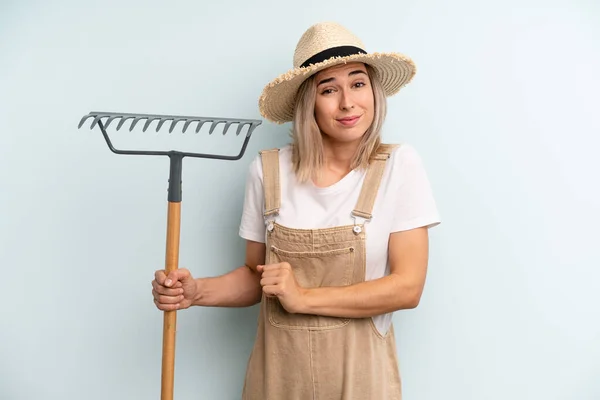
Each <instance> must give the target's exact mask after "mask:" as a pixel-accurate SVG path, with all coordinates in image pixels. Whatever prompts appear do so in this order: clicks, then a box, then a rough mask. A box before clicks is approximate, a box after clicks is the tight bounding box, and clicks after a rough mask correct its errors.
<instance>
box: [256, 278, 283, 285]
mask: <svg viewBox="0 0 600 400" xmlns="http://www.w3.org/2000/svg"><path fill="white" fill-rule="evenodd" d="M279 281H280V280H279V279H278V278H262V279H261V280H260V285H261V286H276V285H277V284H278V283H279Z"/></svg>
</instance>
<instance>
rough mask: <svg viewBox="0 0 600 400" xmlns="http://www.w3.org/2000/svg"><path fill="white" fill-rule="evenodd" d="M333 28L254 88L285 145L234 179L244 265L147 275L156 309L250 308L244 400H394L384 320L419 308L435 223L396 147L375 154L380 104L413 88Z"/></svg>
mask: <svg viewBox="0 0 600 400" xmlns="http://www.w3.org/2000/svg"><path fill="white" fill-rule="evenodd" d="M363 49H364V46H363V44H362V43H361V41H360V40H359V39H357V38H356V37H355V36H354V35H353V34H352V33H351V32H349V31H348V30H346V29H345V28H343V27H342V26H340V25H338V24H335V23H320V24H316V25H314V26H312V27H310V28H309V29H308V30H307V31H306V32H305V33H304V35H303V36H302V37H301V39H300V41H299V42H298V45H297V47H296V51H295V54H294V65H295V68H294V69H293V70H291V71H289V72H287V73H285V74H283V75H281V76H279V77H278V78H276V79H275V80H273V81H272V82H271V83H270V84H269V85H267V86H266V87H265V89H264V92H263V94H262V96H261V98H260V102H259V106H260V111H261V114H262V115H263V116H264V117H265V118H267V119H269V120H271V121H274V122H277V123H283V122H288V121H292V122H293V129H292V137H293V143H292V144H291V145H289V146H286V147H284V148H282V149H273V150H267V151H262V152H261V153H260V155H259V156H258V157H257V158H256V159H255V160H254V161H253V163H252V164H251V166H250V170H249V173H248V177H247V186H246V198H245V202H244V210H243V216H242V221H241V226H240V235H241V236H242V237H243V238H245V239H246V240H247V247H246V263H245V265H244V266H241V267H239V268H237V269H235V270H233V271H232V272H230V273H228V274H225V275H223V276H219V277H213V278H200V279H194V278H192V276H191V275H190V273H189V271H187V270H185V269H179V270H177V271H175V272H173V273H172V274H170V275H169V276H168V277H166V276H165V274H164V272H163V271H157V272H156V276H155V280H154V281H153V283H152V284H153V295H154V301H155V303H156V305H157V307H158V308H159V309H161V310H175V309H177V310H180V309H185V308H188V307H190V306H192V305H199V306H220V307H244V306H250V305H254V304H256V303H259V302H260V315H259V321H258V330H257V336H256V342H255V344H254V348H253V350H252V354H251V356H250V359H249V361H248V366H247V373H246V380H245V385H244V392H243V398H244V399H249V400H250V399H251V400H254V399H256V400H258V399H260V400H265V399H277V400H279V399H301V400H304V399H314V398H318V399H363V400H367V399H373V400H374V399H377V400H382V399H400V398H401V384H400V374H399V371H398V360H397V355H396V348H395V339H394V329H393V325H392V321H391V318H392V313H393V312H394V311H396V310H402V309H409V308H414V307H416V306H417V305H418V303H419V299H420V297H421V293H422V291H423V286H424V283H425V276H426V269H427V263H428V228H430V227H432V226H435V225H437V224H439V223H440V221H439V217H438V212H437V209H436V205H435V201H434V199H433V196H432V192H431V189H430V185H429V182H428V179H427V175H426V172H425V171H424V168H423V166H422V164H421V161H420V158H419V156H418V154H417V152H416V151H415V150H414V149H413V148H412V147H410V146H409V145H406V144H405V145H402V146H391V145H382V144H381V138H380V132H381V127H382V125H383V121H384V118H385V114H386V97H387V96H390V95H392V94H395V93H396V92H398V91H399V90H400V88H401V87H403V86H404V85H406V84H407V83H408V82H409V81H410V80H411V79H412V77H413V76H414V73H415V67H414V64H413V62H412V61H411V60H410V59H409V58H408V57H406V56H403V55H401V54H397V53H388V54H379V53H375V54H368V53H366V52H365V51H364V50H363Z"/></svg>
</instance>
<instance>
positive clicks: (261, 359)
mask: <svg viewBox="0 0 600 400" xmlns="http://www.w3.org/2000/svg"><path fill="white" fill-rule="evenodd" d="M391 149H392V147H391V146H382V147H381V148H380V150H379V151H378V155H377V156H376V157H375V158H374V159H373V161H372V162H371V164H370V165H369V168H368V170H367V174H366V176H365V180H364V183H363V186H362V188H361V193H360V197H359V199H358V203H357V204H356V208H355V209H354V210H348V220H349V224H348V225H346V226H338V227H333V228H327V229H290V228H287V227H285V226H282V225H280V224H278V223H277V222H276V217H277V215H278V211H279V207H280V186H279V152H278V151H279V150H278V149H275V150H267V151H263V152H261V159H262V165H263V186H264V195H265V213H264V215H265V223H266V224H267V234H266V236H267V238H266V250H267V252H266V263H267V264H271V263H278V262H284V261H285V262H289V263H290V265H291V266H292V268H293V271H294V275H295V277H296V279H297V281H298V283H299V284H300V285H301V286H303V287H306V288H309V287H319V286H343V285H351V284H355V283H359V282H363V281H364V279H365V258H366V253H365V242H366V232H365V225H364V223H360V222H359V220H362V221H363V222H364V221H365V220H368V219H370V218H371V211H372V209H373V204H374V202H375V197H376V195H377V191H378V188H379V183H380V181H381V176H382V173H383V170H384V167H385V163H386V160H387V159H388V158H389V153H390V152H391ZM378 217H379V218H386V216H378ZM352 218H354V224H352V222H351V221H352ZM247 367H248V368H247V372H246V379H245V383H244V388H243V394H242V399H243V400H309V399H310V400H313V399H314V400H326V399H327V400H333V399H335V400H400V399H401V384H400V374H399V370H398V362H397V357H396V343H395V339H394V329H393V326H392V327H390V329H389V330H388V332H387V334H386V335H385V336H382V335H381V334H380V333H379V332H378V331H377V329H376V327H375V325H374V324H373V321H372V319H371V318H359V319H351V318H337V317H324V316H317V315H304V314H290V313H288V312H286V311H285V309H284V308H283V307H282V306H281V304H280V303H279V300H278V299H277V298H276V297H266V296H264V295H263V298H262V302H261V304H260V314H259V319H258V330H257V337H256V341H255V344H254V347H253V349H252V353H251V355H250V359H249V361H248V366H247Z"/></svg>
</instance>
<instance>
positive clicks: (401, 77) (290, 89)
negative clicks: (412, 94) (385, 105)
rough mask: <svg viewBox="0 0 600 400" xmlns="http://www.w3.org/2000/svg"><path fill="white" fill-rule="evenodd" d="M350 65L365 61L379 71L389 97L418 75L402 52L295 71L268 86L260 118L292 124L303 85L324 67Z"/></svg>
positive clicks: (351, 58) (337, 60) (260, 104)
mask: <svg viewBox="0 0 600 400" xmlns="http://www.w3.org/2000/svg"><path fill="white" fill-rule="evenodd" d="M349 62H363V63H365V64H368V65H370V66H372V67H373V68H374V69H375V70H376V71H377V74H378V76H379V78H380V80H381V84H382V86H383V90H384V92H385V95H386V96H387V97H389V96H392V95H394V94H396V93H398V91H400V89H402V87H404V86H405V85H407V84H408V83H409V82H410V81H411V80H412V78H413V77H414V75H415V73H416V66H415V63H414V62H413V61H412V60H411V59H410V58H409V57H407V56H405V55H403V54H400V53H370V54H355V55H351V56H346V57H335V58H331V59H328V60H325V61H323V62H320V63H317V64H312V65H310V66H308V67H304V68H294V69H292V70H289V71H288V72H286V73H284V74H281V75H280V76H278V77H277V78H275V79H274V80H272V81H271V82H270V83H269V84H267V86H265V88H264V89H263V92H262V94H261V96H260V98H259V102H258V107H259V111H260V113H261V115H262V116H263V117H264V118H266V119H268V120H270V121H272V122H275V123H279V124H282V123H285V122H289V121H291V120H292V119H293V117H294V100H295V97H296V92H297V91H298V88H299V87H300V85H301V84H302V82H304V81H305V80H306V79H308V78H309V77H310V76H311V75H314V74H315V73H317V72H319V71H321V70H323V69H325V68H329V67H332V66H334V65H337V64H345V63H349Z"/></svg>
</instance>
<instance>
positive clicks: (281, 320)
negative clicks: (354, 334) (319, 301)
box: [266, 245, 356, 329]
mask: <svg viewBox="0 0 600 400" xmlns="http://www.w3.org/2000/svg"><path fill="white" fill-rule="evenodd" d="M355 253H356V251H355V247H353V246H352V245H350V246H348V247H343V248H340V249H335V250H327V251H300V252H295V251H286V250H282V249H280V248H278V247H276V246H271V247H270V260H271V262H272V263H279V262H287V263H289V264H290V265H291V266H292V270H293V272H294V276H295V277H296V280H297V281H298V284H299V285H300V286H302V287H305V288H316V287H331V286H347V285H350V284H352V283H353V282H352V280H353V276H354V273H355V268H356V265H355V259H356V254H355ZM266 301H267V313H268V317H269V322H270V323H271V325H273V326H276V327H278V328H284V329H333V328H339V327H342V326H344V325H346V324H348V323H349V322H350V318H338V317H327V316H319V315H308V314H290V313H288V312H287V311H286V310H285V308H283V306H282V305H281V303H280V302H279V300H278V299H277V297H267V298H266Z"/></svg>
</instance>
